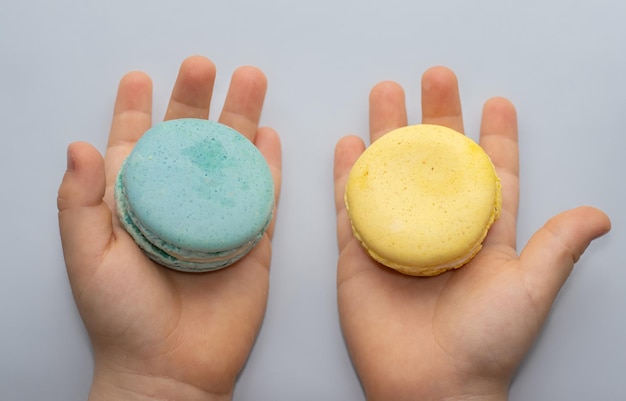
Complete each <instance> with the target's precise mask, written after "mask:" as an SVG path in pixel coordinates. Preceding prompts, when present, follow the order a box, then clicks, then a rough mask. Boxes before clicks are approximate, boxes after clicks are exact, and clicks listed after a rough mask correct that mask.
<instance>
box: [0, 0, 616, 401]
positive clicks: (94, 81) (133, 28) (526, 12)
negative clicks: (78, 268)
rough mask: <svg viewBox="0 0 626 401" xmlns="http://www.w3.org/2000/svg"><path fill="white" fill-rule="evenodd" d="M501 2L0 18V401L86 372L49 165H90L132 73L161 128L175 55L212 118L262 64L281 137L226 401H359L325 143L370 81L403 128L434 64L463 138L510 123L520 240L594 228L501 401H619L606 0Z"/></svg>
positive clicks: (111, 10)
mask: <svg viewBox="0 0 626 401" xmlns="http://www.w3.org/2000/svg"><path fill="white" fill-rule="evenodd" d="M383 3H384V4H385V5H383ZM507 3H510V4H507ZM513 3H514V2H502V1H497V0H478V1H473V2H466V1H461V0H450V1H406V0H405V1H398V0H386V1H384V2H382V1H369V2H359V1H343V0H332V1H331V0H318V1H314V2H308V3H301V2H293V1H288V0H268V1H251V0H239V1H221V2H219V3H218V2H211V1H200V0H195V1H182V2H164V1H160V2H156V1H149V0H141V1H121V0H108V1H100V2H91V1H78V0H59V1H55V2H48V1H43V0H36V1H22V2H18V1H13V2H4V4H3V5H2V6H1V7H0V50H1V56H0V124H1V125H2V135H1V136H0V149H1V154H2V157H0V171H1V173H0V174H1V178H2V184H3V190H2V196H1V197H0V209H1V210H3V211H4V216H5V218H4V221H3V223H2V224H1V225H0V233H1V238H2V245H1V247H2V251H3V255H4V258H3V260H4V263H3V265H4V266H3V268H2V279H1V280H0V317H1V322H2V328H1V330H0V399H1V400H3V401H5V400H6V401H13V400H40V399H47V400H79V399H85V398H86V394H87V391H88V388H89V384H90V379H91V367H92V356H91V351H90V346H89V342H88V338H87V336H86V334H85V331H84V329H83V326H82V323H81V321H80V318H79V316H78V314H77V312H76V309H75V306H74V303H73V300H72V297H71V294H70V290H69V286H68V282H67V278H66V274H65V270H64V269H65V267H64V264H63V259H62V254H61V248H60V242H59V238H58V228H57V220H56V203H55V201H56V191H57V186H58V184H59V182H60V179H61V176H62V174H63V172H64V169H65V149H66V146H67V144H68V143H69V142H70V141H73V140H85V141H89V142H91V143H93V144H95V145H96V146H98V147H99V148H100V149H101V150H104V145H105V143H106V135H107V133H108V128H109V123H110V116H111V111H112V104H113V100H114V96H115V90H116V86H117V82H118V80H119V78H120V77H121V75H122V74H124V73H125V72H127V71H129V70H132V69H141V70H144V71H146V72H147V73H148V74H149V75H151V77H152V78H153V80H154V85H155V115H156V116H161V115H162V114H163V111H164V109H165V106H166V104H167V99H168V97H169V92H170V90H171V87H172V85H173V82H174V78H175V76H176V73H177V70H178V66H179V64H180V62H181V61H182V60H183V58H185V57H186V56H188V55H191V54H203V55H206V56H208V57H210V58H211V59H212V60H213V61H214V62H215V63H216V64H217V67H218V82H217V86H216V99H215V101H214V104H215V105H220V104H221V101H222V100H223V98H224V95H225V91H226V88H227V85H228V80H229V78H230V74H231V72H232V71H233V70H234V69H235V68H236V67H237V66H240V65H243V64H253V65H256V66H258V67H260V68H261V69H263V70H264V71H265V72H266V74H267V76H268V78H269V82H270V86H269V92H268V99H267V103H266V104H267V107H266V108H265V111H264V115H263V123H264V124H266V125H271V126H273V127H274V128H276V129H277V130H278V131H279V133H280V134H281V136H282V141H283V150H284V159H283V163H284V184H283V192H282V199H281V204H280V210H279V213H280V214H279V220H278V226H277V231H276V237H275V242H274V244H275V248H274V259H273V267H272V272H271V291H270V298H269V305H268V310H267V315H266V319H265V322H264V325H263V328H262V330H261V333H260V335H259V338H258V341H257V343H256V346H255V348H254V349H253V352H252V355H251V356H250V360H249V362H248V364H247V365H246V367H245V370H244V371H243V374H242V375H241V378H240V380H239V382H238V385H237V388H236V392H235V399H236V400H294V399H297V400H347V401H351V400H362V399H363V395H362V392H361V389H360V387H359V383H358V380H357V378H356V376H355V373H354V371H353V369H352V367H351V365H350V361H349V359H348V356H347V353H346V350H345V346H344V343H343V340H342V337H341V333H340V329H339V325H338V318H337V310H336V302H335V263H336V256H337V250H336V244H335V237H334V235H335V228H334V222H335V221H334V209H333V198H332V182H331V180H332V153H333V147H334V144H335V142H336V141H337V139H338V138H339V137H340V136H342V135H344V134H347V133H357V134H360V135H362V136H363V137H365V135H366V133H367V96H368V92H369V89H370V88H371V86H372V85H373V84H374V83H376V82H378V81H380V80H383V79H393V80H396V81H398V82H400V83H401V84H403V85H404V86H405V88H406V91H407V96H408V98H407V102H408V105H409V107H410V108H411V116H410V117H411V122H418V121H419V118H420V116H419V82H420V76H421V73H422V72H423V71H424V70H425V69H426V68H428V67H430V66H432V65H436V64H444V65H447V66H450V67H451V68H453V69H454V70H455V71H456V72H457V74H458V76H459V80H460V83H461V93H462V98H463V105H464V113H465V116H466V129H467V130H468V131H470V135H472V136H474V137H475V133H476V129H477V127H478V122H479V114H480V110H481V107H482V103H483V102H484V101H485V100H486V99H487V98H489V97H491V96H494V95H502V96H506V97H509V98H510V99H511V100H512V101H513V102H514V103H515V104H516V106H517V108H518V112H519V119H520V132H521V151H522V156H521V162H522V175H521V186H522V198H521V209H520V219H519V241H520V245H523V244H524V243H525V242H526V240H527V239H528V237H529V236H530V235H531V234H532V232H534V231H535V230H536V229H537V228H539V227H540V226H541V225H542V224H543V222H544V221H545V220H546V219H547V218H548V217H550V216H551V215H553V214H555V213H556V212H558V211H561V210H564V209H567V208H570V207H573V206H577V205H579V204H592V205H595V206H598V207H600V208H602V209H603V210H605V211H606V212H607V213H608V214H609V215H610V216H611V218H612V221H613V231H612V233H611V234H610V235H609V236H607V237H605V238H603V239H601V240H599V241H598V242H596V243H594V244H593V245H592V247H591V248H590V249H589V250H588V251H587V253H586V254H585V255H584V256H583V258H582V259H581V261H580V262H579V263H578V265H577V267H576V269H575V270H574V273H573V274H572V276H571V277H570V280H569V281H568V283H567V284H566V286H565V287H564V289H563V291H562V292H561V293H560V295H559V297H558V299H557V301H556V303H555V305H554V309H553V313H552V314H551V316H550V318H549V319H548V322H547V324H546V326H545V329H544V330H543V332H542V333H541V335H540V337H539V340H538V342H537V343H536V345H535V347H534V348H533V349H532V351H531V353H530V354H529V355H528V358H527V359H526V360H525V362H524V364H523V365H522V367H521V369H520V370H519V372H518V374H517V375H516V377H515V380H514V383H513V386H512V389H511V400H515V401H522V400H570V401H578V400H579V401H583V400H585V401H586V400H589V399H606V400H609V399H611V400H615V399H622V398H623V397H624V395H625V394H626V381H625V380H624V373H623V372H624V370H623V363H624V361H626V343H625V342H624V338H626V317H625V315H624V312H623V311H624V309H626V266H625V265H626V263H624V262H625V256H624V254H623V247H624V229H623V227H624V223H626V221H625V220H626V215H625V213H626V212H624V209H623V208H621V207H620V206H621V205H623V204H624V201H625V198H626V196H625V193H624V187H625V185H624V180H623V177H622V173H623V172H624V157H623V150H624V149H625V148H626V135H624V132H623V129H624V117H623V115H624V110H625V109H626V100H625V97H624V89H625V88H626V74H624V71H626V56H625V55H624V49H625V48H626V47H625V44H626V43H625V37H626V25H624V22H623V18H624V16H626V3H625V2H623V1H619V0H613V1H611V0H594V1H592V0H587V1H570V2H563V1H556V0H554V1H543V0H542V1H538V0H527V1H524V2H517V3H518V5H513ZM217 110H218V107H215V111H217Z"/></svg>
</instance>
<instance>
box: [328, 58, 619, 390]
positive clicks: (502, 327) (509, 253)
mask: <svg viewBox="0 0 626 401" xmlns="http://www.w3.org/2000/svg"><path fill="white" fill-rule="evenodd" d="M422 118H423V123H429V124H439V125H444V126H448V127H450V128H453V129H455V130H457V131H460V132H463V119H462V113H461V102H460V98H459V91H458V84H457V80H456V77H455V75H454V74H453V72H452V71H450V70H448V69H447V68H444V67H435V68H432V69H430V70H428V71H427V72H426V73H425V74H424V75H423V78H422ZM405 125H407V113H406V107H405V102H404V93H403V90H402V88H401V87H400V86H398V85H397V84H395V83H393V82H383V83H380V84H378V85H377V86H375V87H374V88H373V90H372V91H371V94H370V140H371V142H374V141H375V140H376V139H377V138H379V137H380V136H382V135H384V134H385V133H387V132H389V131H391V130H392V129H395V128H398V127H402V126H405ZM480 144H481V146H482V147H483V148H484V149H485V151H486V152H487V154H489V156H490V157H491V159H492V161H493V162H494V164H495V166H496V170H497V172H498V175H499V177H500V178H501V180H502V189H503V205H502V208H503V210H502V215H501V217H500V219H499V220H498V221H496V223H495V224H494V225H493V226H492V228H491V230H490V232H489V234H488V236H487V238H486V239H485V242H484V244H483V245H484V247H483V249H482V250H481V252H480V253H479V254H478V255H477V256H476V257H475V258H474V259H473V260H472V261H471V262H470V263H469V264H467V265H466V266H464V267H463V268H461V269H458V270H455V271H450V272H447V273H444V274H442V275H440V276H436V277H429V278H418V277H410V276H405V275H402V274H400V273H397V272H395V271H393V270H391V269H388V268H386V267H384V266H382V265H379V264H378V263H376V262H375V261H373V260H372V259H371V258H370V257H369V256H367V254H366V253H365V252H364V251H363V249H362V247H361V246H360V244H359V242H358V241H357V240H356V239H355V238H354V236H353V235H352V230H351V227H350V222H349V220H348V216H347V212H346V209H345V205H344V201H343V196H344V190H345V185H346V180H347V176H348V173H349V171H350V168H351V167H352V165H353V164H354V162H355V161H356V159H357V158H358V157H359V155H360V154H361V153H362V152H363V150H364V149H365V145H364V144H363V142H362V141H361V140H360V139H359V138H357V137H354V136H349V137H345V138H342V139H341V140H340V141H339V143H338V144H337V147H336V149H335V202H336V209H337V236H338V243H339V251H340V255H339V261H338V277H337V286H338V302H339V314H340V319H341V325H342V330H343V332H344V336H345V338H346V342H347V344H348V348H349V351H350V354H351V357H352V359H353V362H354V365H355V368H356V370H357V373H358V374H359V377H360V379H361V382H362V384H363V387H364V390H365V393H366V396H367V398H368V400H394V401H400V400H431V399H433V400H434V399H437V400H438V399H466V398H464V397H468V396H476V397H479V398H477V399H481V400H485V399H494V400H498V399H499V400H502V399H506V398H507V393H508V386H509V383H510V380H511V378H512V375H513V373H514V371H515V369H516V368H517V366H518V365H519V363H520V362H521V360H522V359H523V357H524V355H525V354H526V352H527V351H528V349H529V347H530V345H531V344H532V342H533V340H534V339H535V337H536V335H537V333H538V331H539V329H540V328H541V326H542V324H543V322H544V320H545V318H546V316H547V314H548V312H549V309H550V307H551V304H552V302H553V300H554V298H555V297H556V295H557V293H558V291H559V289H560V288H561V286H562V284H563V283H564V281H565V280H566V278H567V276H568V275H569V273H570V271H571V269H572V267H573V264H574V263H575V262H576V260H577V259H578V258H579V257H580V255H581V254H582V253H583V251H584V250H585V249H586V247H587V246H588V245H589V243H590V241H592V240H593V239H594V238H596V237H598V236H600V235H602V234H604V233H605V232H607V231H608V230H609V229H610V222H609V220H608V218H607V217H606V216H605V215H604V214H603V213H602V212H600V211H598V210H596V209H593V208H590V207H581V208H577V209H574V210H570V211H567V212H564V213H562V214H559V215H557V216H555V217H554V218H552V219H551V220H550V221H548V222H547V223H546V225H545V226H544V227H543V228H542V229H540V230H539V231H538V232H537V233H536V234H535V235H534V236H533V237H532V238H531V240H530V241H529V243H528V244H527V246H526V247H525V248H524V250H523V251H522V252H521V253H520V254H519V256H518V254H517V252H516V249H515V244H516V216H517V209H518V198H519V192H518V191H519V186H518V175H519V174H518V145H517V121H516V113H515V109H514V107H513V105H512V104H511V103H510V102H509V101H507V100H506V99H503V98H493V99H490V100H489V101H487V103H486V104H485V106H484V109H483V116H482V124H481V132H480Z"/></svg>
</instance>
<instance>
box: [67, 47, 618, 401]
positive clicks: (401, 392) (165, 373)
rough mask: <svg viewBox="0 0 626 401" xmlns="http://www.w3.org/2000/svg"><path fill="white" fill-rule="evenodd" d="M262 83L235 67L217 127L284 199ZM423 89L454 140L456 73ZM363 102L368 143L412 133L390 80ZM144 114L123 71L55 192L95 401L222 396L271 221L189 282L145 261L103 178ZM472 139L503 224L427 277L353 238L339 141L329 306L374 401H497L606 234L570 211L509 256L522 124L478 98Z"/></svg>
mask: <svg viewBox="0 0 626 401" xmlns="http://www.w3.org/2000/svg"><path fill="white" fill-rule="evenodd" d="M215 75H216V70H215V66H214V65H213V63H211V61H209V60H207V59H205V58H203V57H197V56H196V57H191V58H189V59H187V60H185V61H184V62H183V63H182V65H181V68H180V72H179V76H178V79H177V80H176V83H175V85H174V89H173V91H172V96H171V100H170V103H169V105H168V108H167V112H166V115H165V119H166V120H169V119H174V118H183V117H197V118H207V117H208V114H209V109H210V106H211V92H212V89H213V83H214V80H215ZM266 87H267V82H266V79H265V76H264V75H263V73H262V72H261V71H259V70H258V69H256V68H253V67H242V68H240V69H238V70H236V71H235V72H234V74H233V77H232V80H231V84H230V88H229V92H228V95H227V98H226V100H225V103H224V107H223V109H222V112H221V114H220V117H219V121H220V122H222V123H224V124H227V125H229V126H231V127H233V128H235V129H236V130H238V131H239V132H241V133H243V134H244V135H245V136H246V137H248V138H249V139H250V140H251V141H252V142H253V143H254V144H255V145H256V146H257V147H258V148H259V150H260V151H261V153H262V154H263V155H264V157H265V158H266V160H267V162H268V164H269V166H270V169H271V170H272V173H273V176H274V182H275V185H276V194H279V193H280V182H281V178H280V177H281V149H280V141H279V138H278V136H277V134H276V133H275V132H274V131H273V130H272V129H270V128H265V127H259V126H258V124H259V118H260V114H261V109H262V106H263V101H264V96H265V91H266ZM422 91H423V93H422V99H423V100H422V102H423V104H422V115H423V120H424V122H428V123H433V124H441V125H446V126H449V127H451V128H454V129H456V130H458V131H462V130H463V126H462V115H461V107H460V100H459V94H458V85H457V82H456V77H455V76H454V74H453V73H452V72H451V71H450V70H448V69H445V68H442V67H437V68H433V69H431V70H429V71H427V72H426V73H425V74H424V77H423V83H422ZM370 103H371V112H370V127H371V130H370V131H371V132H370V139H371V141H374V140H376V138H378V137H380V136H381V135H384V134H385V133H386V132H388V131H390V130H392V129H394V128H397V127H400V126H404V125H407V117H406V108H405V104H404V93H403V90H402V88H401V87H400V86H399V85H397V84H395V83H392V82H383V83H381V84H379V85H377V86H376V87H375V88H374V89H373V90H372V92H371V97H370ZM151 104H152V84H151V81H150V79H149V77H147V76H146V75H145V74H143V73H140V72H132V73H129V74H127V75H126V76H124V77H123V78H122V80H121V82H120V85H119V89H118V95H117V100H116V103H115V108H114V115H113V122H112V126H111V132H110V136H109V143H108V146H107V150H106V154H105V157H104V158H103V157H102V156H101V155H100V154H99V152H98V151H97V150H96V149H95V148H94V147H93V146H91V145H89V144H86V143H80V142H78V143H73V144H71V145H70V146H69V147H68V155H67V156H68V168H67V171H66V173H65V175H64V177H63V182H62V183H61V186H60V188H59V196H58V201H57V202H58V209H59V226H60V231H61V239H62V243H63V251H64V255H65V261H66V265H67V272H68V276H69V280H70V284H71V287H72V291H73V294H74V297H75V300H76V304H77V306H78V309H79V312H80V314H81V317H82V319H83V321H84V324H85V327H86V329H87V332H88V334H89V337H90V339H91V342H92V346H93V352H94V359H95V360H94V362H95V364H94V365H95V368H94V380H93V384H92V388H91V392H90V395H89V399H90V400H92V401H94V400H108V399H117V400H151V399H159V400H165V399H168V400H170V399H171V400H174V399H181V400H192V401H193V400H229V399H231V398H232V392H233V387H234V383H235V379H236V376H237V374H238V373H239V372H240V371H241V369H242V367H243V364H244V363H245V360H246V358H247V356H248V354H249V352H250V350H251V348H252V345H253V342H254V340H255V338H256V335H257V334H258V330H259V327H260V324H261V321H262V319H263V315H264V311H265V306H266V302H267V292H268V276H269V263H270V257H271V244H270V240H271V236H272V233H273V229H274V223H272V224H271V225H270V228H269V230H268V232H267V233H266V235H265V236H264V238H263V239H262V240H261V242H260V243H259V245H258V246H257V247H255V249H254V250H253V251H252V252H251V253H250V254H249V255H248V256H246V257H245V258H244V259H242V260H241V261H240V262H238V263H237V264H235V265H232V266H230V267H228V268H227V269H224V270H220V271H217V272H212V273H209V274H186V273H181V272H175V271H171V270H168V269H164V268H162V267H160V266H158V265H156V264H154V263H153V262H152V261H150V260H149V259H148V258H147V257H146V256H145V255H144V254H143V253H142V252H141V251H140V250H139V248H138V247H137V246H136V244H135V243H134V242H133V241H132V239H131V238H130V237H129V236H128V235H127V233H126V232H125V231H124V230H123V229H122V228H121V226H120V224H119V222H118V220H117V216H116V212H115V205H114V202H113V184H114V181H115V177H116V176H117V173H118V171H119V167H120V165H121V163H122V161H123V160H124V159H125V157H126V156H127V155H128V154H129V153H130V151H131V150H132V148H133V146H134V144H135V142H136V141H137V139H138V138H139V137H140V136H141V135H142V133H143V132H145V131H146V130H147V129H148V128H149V127H150V126H151V124H152V106H151ZM480 142H481V145H482V146H483V147H484V148H485V150H486V151H487V153H488V154H489V155H490V156H491V157H492V159H493V161H494V163H495V165H496V168H497V170H498V174H499V176H500V177H501V179H502V182H503V212H502V217H501V218H500V220H499V221H498V222H497V223H496V224H495V225H494V226H493V227H492V229H491V231H490V234H489V236H488V237H487V239H486V240H485V247H484V249H483V251H481V253H480V254H479V255H478V256H477V257H476V258H475V259H474V260H473V261H472V262H471V263H470V264H469V265H467V266H465V267H464V268H463V269H461V270H458V271H455V272H449V273H446V274H443V275H441V276H438V277H435V278H428V279H420V278H414V277H408V276H403V275H401V274H398V273H396V272H394V271H392V270H390V269H387V268H383V267H382V266H380V265H378V264H377V263H375V262H373V261H372V260H371V259H370V258H369V257H367V255H366V254H365V253H364V252H363V250H362V249H361V247H360V245H359V244H358V242H357V241H356V240H355V239H354V237H353V236H352V232H351V229H350V224H349V221H348V218H347V215H346V211H345V207H344V205H343V189H344V188H345V183H346V178H347V174H348V172H349V170H350V167H351V166H352V165H353V164H354V162H355V160H356V159H357V158H358V156H359V155H360V153H361V152H362V151H363V150H364V148H365V145H364V143H363V141H361V140H360V139H359V138H357V137H353V136H351V137H346V138H343V139H341V140H340V141H339V143H338V144H337V147H336V152H335V188H336V191H335V192H336V193H335V195H336V205H337V235H338V242H339V248H340V257H339V261H338V281H337V285H338V302H339V312H340V318H341V324H342V328H343V331H344V335H345V339H346V342H347V344H348V348H349V351H350V354H351V356H352V358H353V361H354V365H355V367H356V370H357V372H358V374H359V377H360V379H361V381H362V383H363V387H364V389H365V393H366V396H367V398H368V399H369V400H394V401H402V400H503V399H506V396H507V391H508V386H509V383H510V380H511V377H512V375H513V373H514V371H515V369H516V368H517V366H518V365H519V363H520V361H521V359H522V358H523V356H524V355H525V353H526V352H527V350H528V348H529V347H530V344H531V343H532V341H533V340H534V338H535V337H536V335H537V333H538V331H539V329H540V328H541V326H542V324H543V322H544V320H545V318H546V316H547V314H548V312H549V309H550V306H551V304H552V302H553V300H554V298H555V296H556V294H557V293H558V291H559V289H560V287H561V286H562V284H563V282H564V281H565V280H566V278H567V276H568V275H569V273H570V271H571V269H572V267H573V265H574V263H575V262H576V261H577V260H578V258H579V257H580V256H581V254H582V253H583V251H584V250H585V249H586V247H587V246H588V245H589V243H590V242H591V241H592V240H593V239H594V238H597V237H598V236H600V235H602V234H604V233H606V232H608V231H609V229H610V222H609V219H608V218H607V216H605V215H604V214H603V213H602V212H600V211H598V210H596V209H593V208H589V207H582V208H578V209H574V210H570V211H567V212H564V213H562V214H559V215H557V216H555V217H554V218H552V219H551V220H550V221H548V222H547V223H546V225H545V226H544V227H543V228H542V229H540V230H539V231H538V232H537V233H536V234H535V235H534V236H533V237H532V238H531V240H530V241H529V243H528V244H527V246H526V247H525V248H524V250H523V251H522V252H521V253H520V254H519V255H518V254H517V252H516V250H515V220H516V214H517V207H518V205H517V203H518V197H519V194H518V155H517V151H518V150H517V123H516V116H515V110H514V108H513V106H512V105H511V103H510V102H508V101H507V100H505V99H502V98H495V99H491V100H489V101H488V102H487V103H486V104H485V108H484V112H483V123H482V128H481V140H480ZM277 196H278V195H277ZM277 201H278V199H277Z"/></svg>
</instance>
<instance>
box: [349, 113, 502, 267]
mask: <svg viewBox="0 0 626 401" xmlns="http://www.w3.org/2000/svg"><path fill="white" fill-rule="evenodd" d="M345 202H346V207H347V210H348V214H349V217H350V221H351V224H352V228H353V232H354V234H355V236H356V237H357V239H359V241H361V243H362V245H363V247H364V248H365V249H366V250H367V252H368V253H369V254H370V255H371V256H372V257H373V258H374V259H375V260H377V261H378V262H380V263H382V264H384V265H386V266H388V267H391V268H393V269H395V270H397V271H399V272H401V273H404V274H409V275H415V276H433V275H438V274H441V273H443V272H445V271H447V270H451V269H455V268H458V267H461V266H463V265H464V264H465V263H467V262H468V261H469V260H471V259H472V258H473V257H474V256H475V255H476V253H478V251H479V250H480V249H481V246H482V241H483V240H484V238H485V236H486V235H487V232H488V230H489V228H490V226H491V225H492V223H493V222H494V221H495V220H496V219H497V218H498V217H499V215H500V208H501V188H500V180H499V179H498V176H497V175H496V171H495V168H494V165H493V163H492V162H491V160H490V159H489V157H488V156H487V154H486V153H485V152H484V151H483V149H482V148H481V147H480V146H479V145H478V144H477V143H475V142H474V141H473V140H471V139H470V138H468V137H466V136H465V135H463V134H461V133H458V132H456V131H454V130H452V129H450V128H446V127H442V126H437V125H428V124H419V125H413V126H408V127H403V128H399V129H397V130H394V131H392V132H389V133H387V134H385V135H384V136H382V137H381V138H379V139H378V140H376V141H375V142H374V143H373V144H371V145H370V146H369V147H368V148H367V149H366V150H365V152H364V153H363V154H362V155H361V156H360V157H359V159H358V160H357V162H356V163H355V164H354V166H353V168H352V170H351V171H350V174H349V177H348V183H347V186H346V193H345Z"/></svg>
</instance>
